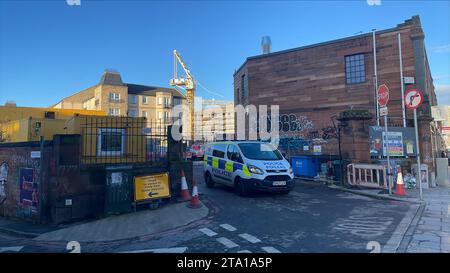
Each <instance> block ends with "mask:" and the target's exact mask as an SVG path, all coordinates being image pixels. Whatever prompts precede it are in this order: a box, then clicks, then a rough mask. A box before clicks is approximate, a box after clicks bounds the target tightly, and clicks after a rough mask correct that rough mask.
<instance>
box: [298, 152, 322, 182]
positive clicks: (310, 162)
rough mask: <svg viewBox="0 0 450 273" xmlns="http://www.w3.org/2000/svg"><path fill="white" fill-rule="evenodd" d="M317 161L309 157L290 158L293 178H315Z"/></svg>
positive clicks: (318, 166)
mask: <svg viewBox="0 0 450 273" xmlns="http://www.w3.org/2000/svg"><path fill="white" fill-rule="evenodd" d="M318 163H319V160H317V158H314V157H311V156H292V157H291V165H292V169H293V171H294V175H295V176H305V177H316V176H317V173H318V169H320V165H319V164H318Z"/></svg>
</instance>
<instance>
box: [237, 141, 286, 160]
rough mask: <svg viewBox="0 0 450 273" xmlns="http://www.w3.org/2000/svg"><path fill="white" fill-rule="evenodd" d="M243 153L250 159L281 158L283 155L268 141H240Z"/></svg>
mask: <svg viewBox="0 0 450 273" xmlns="http://www.w3.org/2000/svg"><path fill="white" fill-rule="evenodd" d="M238 145H239V148H241V151H242V153H243V154H244V156H245V157H246V158H248V159H255V160H281V159H283V156H282V155H281V153H280V152H279V151H278V150H277V149H275V147H273V146H272V145H271V144H267V143H240V144H238Z"/></svg>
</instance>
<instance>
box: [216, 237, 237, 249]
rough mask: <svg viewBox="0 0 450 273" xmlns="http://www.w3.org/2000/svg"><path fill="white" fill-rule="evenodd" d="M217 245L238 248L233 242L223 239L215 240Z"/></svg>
mask: <svg viewBox="0 0 450 273" xmlns="http://www.w3.org/2000/svg"><path fill="white" fill-rule="evenodd" d="M216 240H217V241H218V242H219V243H221V244H223V245H224V246H225V247H226V248H233V247H238V246H239V245H238V244H236V243H235V242H233V241H231V240H230V239H227V238H225V237H220V238H217V239H216Z"/></svg>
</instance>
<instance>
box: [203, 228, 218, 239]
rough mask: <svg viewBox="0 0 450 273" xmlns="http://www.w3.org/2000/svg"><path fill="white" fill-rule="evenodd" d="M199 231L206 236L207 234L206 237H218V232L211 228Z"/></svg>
mask: <svg viewBox="0 0 450 273" xmlns="http://www.w3.org/2000/svg"><path fill="white" fill-rule="evenodd" d="M199 231H200V232H202V233H204V234H206V235H208V236H209V237H212V236H216V235H217V233H216V232H214V231H212V230H210V229H209V228H201V229H199Z"/></svg>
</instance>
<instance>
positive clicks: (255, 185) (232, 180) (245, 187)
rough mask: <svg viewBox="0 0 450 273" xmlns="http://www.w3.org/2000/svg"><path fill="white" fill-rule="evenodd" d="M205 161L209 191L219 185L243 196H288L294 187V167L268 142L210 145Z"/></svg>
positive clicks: (215, 143)
mask: <svg viewBox="0 0 450 273" xmlns="http://www.w3.org/2000/svg"><path fill="white" fill-rule="evenodd" d="M203 160H204V168H203V172H204V177H205V182H206V186H207V187H210V188H211V187H213V186H214V184H215V183H220V184H224V185H227V186H230V187H234V188H235V190H236V193H237V194H239V195H241V196H244V195H247V194H248V193H249V192H250V191H252V190H261V191H270V192H278V193H289V192H290V191H291V190H292V188H293V187H294V184H295V182H294V175H293V173H292V168H291V165H290V164H289V162H288V161H287V160H286V159H285V158H284V157H283V155H282V154H281V153H280V151H278V150H277V149H275V147H274V146H273V145H272V144H270V143H267V142H260V141H223V142H214V143H210V144H208V145H207V146H206V147H205V155H204V158H203Z"/></svg>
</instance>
